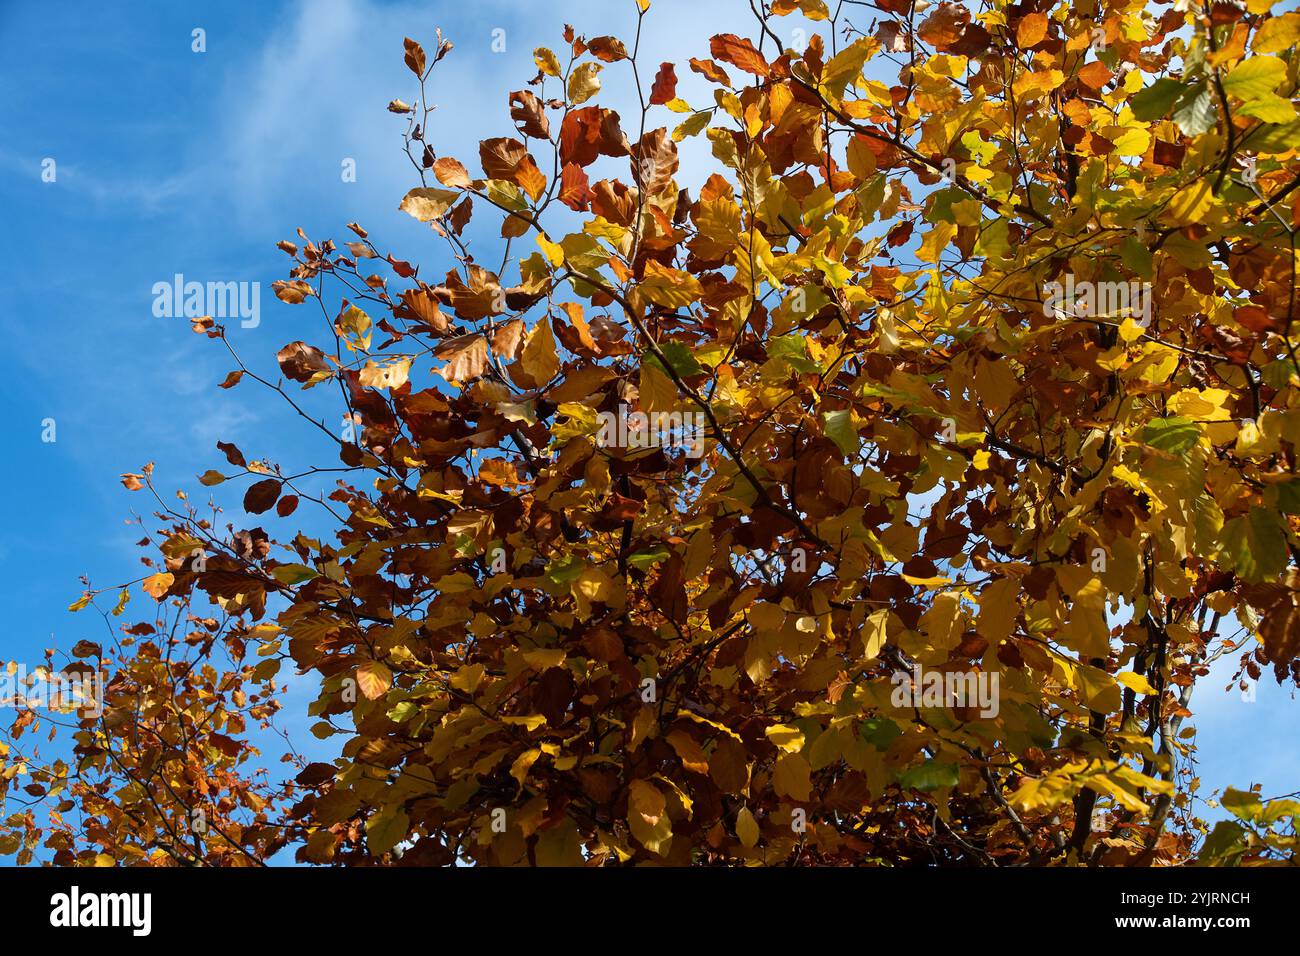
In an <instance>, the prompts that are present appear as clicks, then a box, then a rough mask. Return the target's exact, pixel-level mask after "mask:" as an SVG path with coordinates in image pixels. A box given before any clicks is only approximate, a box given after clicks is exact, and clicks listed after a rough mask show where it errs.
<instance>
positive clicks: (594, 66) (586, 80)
mask: <svg viewBox="0 0 1300 956" xmlns="http://www.w3.org/2000/svg"><path fill="white" fill-rule="evenodd" d="M600 70H601V66H600V64H599V63H584V64H582V66H580V67H578V68H577V69H576V70H574V71H573V72H572V73H570V74H569V102H570V103H572V104H574V105H575V106H576V105H577V104H579V103H585V102H587V100H589V99H591V98H592V97H593V96H595V95H596V94H597V93H599V92H600Z"/></svg>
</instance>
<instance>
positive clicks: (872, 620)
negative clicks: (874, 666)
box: [862, 608, 889, 661]
mask: <svg viewBox="0 0 1300 956" xmlns="http://www.w3.org/2000/svg"><path fill="white" fill-rule="evenodd" d="M888 623H889V609H888V608H881V609H880V610H878V611H873V612H872V614H871V616H870V617H868V618H867V620H866V622H865V623H864V624H863V626H862V643H863V645H864V647H865V649H866V654H867V660H869V661H873V660H875V659H876V658H877V657H879V656H880V649H881V648H882V647H884V646H885V641H886V640H888V639H889V634H888V633H887V629H886V625H887V624H888Z"/></svg>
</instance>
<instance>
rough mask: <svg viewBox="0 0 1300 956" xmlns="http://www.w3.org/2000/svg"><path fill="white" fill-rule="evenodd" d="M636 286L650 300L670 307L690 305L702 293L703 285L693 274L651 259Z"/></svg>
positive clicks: (676, 307)
mask: <svg viewBox="0 0 1300 956" xmlns="http://www.w3.org/2000/svg"><path fill="white" fill-rule="evenodd" d="M638 288H639V289H640V291H641V294H642V295H644V296H645V297H646V298H647V299H649V300H650V301H651V302H654V303H655V304H656V305H662V306H666V307H668V308H670V309H678V308H682V307H683V306H687V305H690V304H691V303H692V302H694V301H696V300H697V299H699V298H700V297H701V296H702V295H704V287H703V286H701V285H700V280H699V279H697V278H695V276H693V275H691V274H690V273H687V272H682V271H681V270H679V269H669V268H668V267H667V266H663V265H660V264H659V263H658V262H656V261H655V260H653V259H651V260H649V261H648V262H647V263H646V267H645V278H644V279H642V280H641V284H640V286H638Z"/></svg>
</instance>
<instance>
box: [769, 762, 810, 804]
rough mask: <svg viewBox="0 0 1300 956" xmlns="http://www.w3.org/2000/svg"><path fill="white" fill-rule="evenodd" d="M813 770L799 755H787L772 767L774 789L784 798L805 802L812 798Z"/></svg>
mask: <svg viewBox="0 0 1300 956" xmlns="http://www.w3.org/2000/svg"><path fill="white" fill-rule="evenodd" d="M811 775H812V768H811V767H810V766H808V761H807V760H805V759H804V758H803V757H802V756H800V755H799V754H785V755H783V756H781V757H778V758H777V761H776V764H775V766H773V767H772V787H773V789H775V790H776V792H777V793H779V794H781V795H782V796H786V797H790V798H791V799H792V800H798V801H800V802H803V801H805V800H807V799H808V798H809V797H811V796H812V780H811Z"/></svg>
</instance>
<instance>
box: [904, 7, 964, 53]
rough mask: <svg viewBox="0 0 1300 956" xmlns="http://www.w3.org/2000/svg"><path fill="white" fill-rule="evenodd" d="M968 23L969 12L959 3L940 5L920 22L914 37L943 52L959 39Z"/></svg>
mask: <svg viewBox="0 0 1300 956" xmlns="http://www.w3.org/2000/svg"><path fill="white" fill-rule="evenodd" d="M969 22H970V11H968V10H967V9H966V8H965V7H964V6H962V5H961V4H960V3H941V4H939V6H937V7H936V8H935V9H934V11H933V12H932V13H931V14H930V15H929V16H928V17H926V18H925V19H924V20H923V21H921V26H920V27H919V28H918V29H917V31H916V35H917V36H919V37H920V38H921V39H922V40H923V41H925V42H926V43H928V44H930V45H931V46H932V47H934V48H935V49H936V50H938V51H940V52H943V51H945V50H947V49H948V48H949V47H951V46H952V45H954V44H955V43H956V42H957V41H958V40H960V39H961V36H962V33H963V32H964V31H965V29H966V24H968V23H969Z"/></svg>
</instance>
